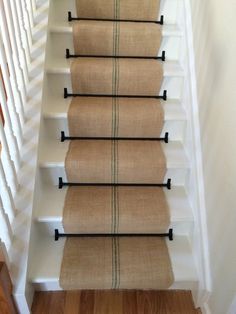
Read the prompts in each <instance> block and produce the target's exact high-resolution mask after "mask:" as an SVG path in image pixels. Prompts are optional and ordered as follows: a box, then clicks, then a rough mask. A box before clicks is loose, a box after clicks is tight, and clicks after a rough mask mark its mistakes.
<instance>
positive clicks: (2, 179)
mask: <svg viewBox="0 0 236 314" xmlns="http://www.w3.org/2000/svg"><path fill="white" fill-rule="evenodd" d="M0 183H1V190H0V196H1V199H2V203H3V207H4V210H5V212H6V214H7V215H8V218H9V221H10V223H12V221H13V219H14V217H15V214H16V209H15V204H14V200H13V197H12V193H11V190H10V188H9V186H8V184H7V179H6V174H5V171H4V167H3V165H2V160H1V159H0Z"/></svg>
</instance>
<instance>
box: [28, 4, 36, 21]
mask: <svg viewBox="0 0 236 314" xmlns="http://www.w3.org/2000/svg"><path fill="white" fill-rule="evenodd" d="M29 1H30V6H31V8H32V12H33V17H34V16H35V13H36V11H37V3H36V0H29Z"/></svg>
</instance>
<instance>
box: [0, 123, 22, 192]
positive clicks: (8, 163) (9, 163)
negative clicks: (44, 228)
mask: <svg viewBox="0 0 236 314" xmlns="http://www.w3.org/2000/svg"><path fill="white" fill-rule="evenodd" d="M0 142H1V146H2V151H1V153H2V155H1V157H2V159H3V160H5V163H4V169H5V172H6V173H7V178H8V179H9V181H8V182H9V186H10V188H11V191H12V194H13V195H15V193H16V191H17V188H18V179H17V175H16V169H15V165H14V163H13V160H11V155H10V150H9V147H8V143H7V138H6V134H5V130H4V126H3V123H2V119H1V117H0Z"/></svg>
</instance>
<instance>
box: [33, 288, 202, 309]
mask: <svg viewBox="0 0 236 314" xmlns="http://www.w3.org/2000/svg"><path fill="white" fill-rule="evenodd" d="M54 313H55V314H157V313H158V314H201V311H200V310H198V309H195V308H194V305H193V300H192V296H191V292H190V291H134V290H133V291H116V290H109V291H85V290H84V291H63V292H59V293H58V292H36V294H35V297H34V302H33V306H32V314H54Z"/></svg>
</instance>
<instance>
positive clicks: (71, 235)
mask: <svg viewBox="0 0 236 314" xmlns="http://www.w3.org/2000/svg"><path fill="white" fill-rule="evenodd" d="M87 237H90V238H91V237H92V238H123V237H159V238H165V237H167V238H168V239H169V240H170V241H173V239H174V236H173V229H169V231H168V232H166V233H89V234H87V233H60V232H59V230H58V229H55V236H54V239H55V241H58V240H59V239H60V238H87Z"/></svg>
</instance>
